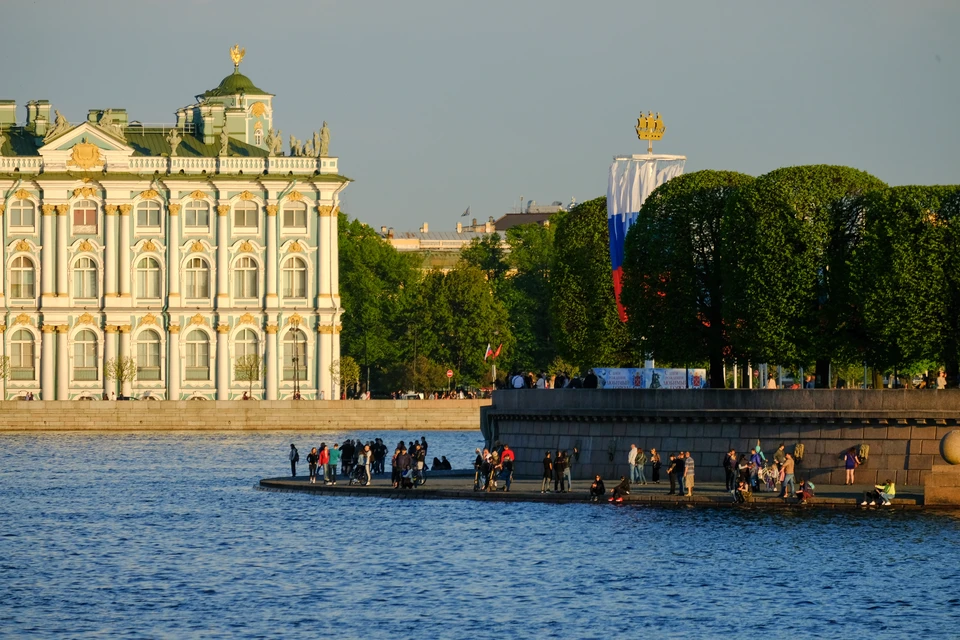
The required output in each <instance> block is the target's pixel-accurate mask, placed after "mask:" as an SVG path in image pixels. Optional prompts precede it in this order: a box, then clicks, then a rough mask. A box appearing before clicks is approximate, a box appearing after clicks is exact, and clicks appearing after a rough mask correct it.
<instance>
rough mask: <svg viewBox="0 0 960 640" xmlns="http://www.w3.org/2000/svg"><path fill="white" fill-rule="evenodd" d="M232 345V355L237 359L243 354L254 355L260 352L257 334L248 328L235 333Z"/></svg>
mask: <svg viewBox="0 0 960 640" xmlns="http://www.w3.org/2000/svg"><path fill="white" fill-rule="evenodd" d="M233 347H234V349H233V350H234V356H236V358H237V360H239V359H240V358H242V357H244V356H255V355H258V354H259V353H260V341H259V340H257V334H256V333H254V332H253V331H252V330H250V329H244V330H243V331H241V332H240V333H238V334H237V339H236V341H234V343H233Z"/></svg>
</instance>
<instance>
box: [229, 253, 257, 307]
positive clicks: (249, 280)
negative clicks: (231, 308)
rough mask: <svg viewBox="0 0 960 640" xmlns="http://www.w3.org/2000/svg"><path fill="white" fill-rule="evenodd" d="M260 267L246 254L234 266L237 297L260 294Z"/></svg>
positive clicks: (235, 294)
mask: <svg viewBox="0 0 960 640" xmlns="http://www.w3.org/2000/svg"><path fill="white" fill-rule="evenodd" d="M259 272H260V268H259V265H258V264H257V261H256V260H254V259H253V258H250V257H247V256H244V257H242V258H240V259H239V260H237V262H236V264H235V265H234V267H233V296H234V297H235V298H256V297H259V295H260V288H259V286H258V285H259V281H258V276H259Z"/></svg>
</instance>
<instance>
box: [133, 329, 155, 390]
mask: <svg viewBox="0 0 960 640" xmlns="http://www.w3.org/2000/svg"><path fill="white" fill-rule="evenodd" d="M159 379H160V335H159V334H158V333H157V332H156V331H154V330H153V329H148V330H146V331H144V332H143V333H141V334H140V335H139V336H138V337H137V380H159Z"/></svg>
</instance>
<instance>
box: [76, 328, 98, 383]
mask: <svg viewBox="0 0 960 640" xmlns="http://www.w3.org/2000/svg"><path fill="white" fill-rule="evenodd" d="M73 379H74V380H76V381H80V382H82V381H90V380H96V379H97V334H95V333H94V332H93V331H90V330H89V329H85V330H83V331H81V332H80V333H78V334H77V337H76V338H74V339H73Z"/></svg>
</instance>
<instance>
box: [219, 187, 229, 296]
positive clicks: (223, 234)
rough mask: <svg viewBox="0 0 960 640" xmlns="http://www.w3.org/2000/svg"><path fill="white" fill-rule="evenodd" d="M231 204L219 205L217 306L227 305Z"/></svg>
mask: <svg viewBox="0 0 960 640" xmlns="http://www.w3.org/2000/svg"><path fill="white" fill-rule="evenodd" d="M229 213H230V205H226V204H222V205H220V206H218V207H217V308H220V307H225V306H227V300H228V299H229V295H228V294H227V282H228V278H227V276H228V275H229V274H228V273H227V265H228V264H229V262H228V256H229V250H230V247H229V246H227V214H229Z"/></svg>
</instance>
